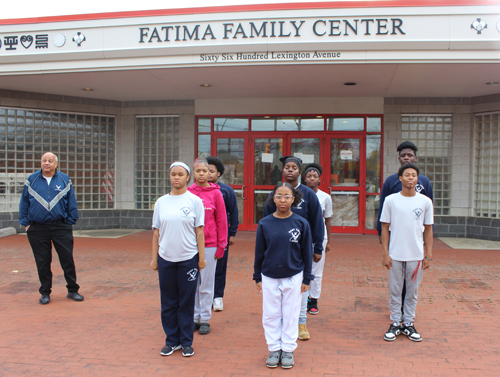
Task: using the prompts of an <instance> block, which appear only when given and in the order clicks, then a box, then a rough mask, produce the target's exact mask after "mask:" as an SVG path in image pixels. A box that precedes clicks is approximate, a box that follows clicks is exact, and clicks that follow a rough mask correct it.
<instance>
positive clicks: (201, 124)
mask: <svg viewBox="0 0 500 377" xmlns="http://www.w3.org/2000/svg"><path fill="white" fill-rule="evenodd" d="M211 121H212V120H211V119H210V118H198V132H210V131H211Z"/></svg>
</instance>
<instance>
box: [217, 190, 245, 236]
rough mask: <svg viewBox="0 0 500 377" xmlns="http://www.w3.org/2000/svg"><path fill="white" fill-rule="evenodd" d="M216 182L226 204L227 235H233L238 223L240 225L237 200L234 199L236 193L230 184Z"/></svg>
mask: <svg viewBox="0 0 500 377" xmlns="http://www.w3.org/2000/svg"><path fill="white" fill-rule="evenodd" d="M217 184H218V185H219V187H220V192H221V193H222V198H223V199H224V204H225V205H226V212H227V224H228V230H229V237H234V236H236V232H237V231H238V225H240V222H239V220H238V202H237V200H236V194H235V193H234V190H233V188H232V187H231V186H229V185H226V184H225V183H221V182H217ZM229 237H228V240H229Z"/></svg>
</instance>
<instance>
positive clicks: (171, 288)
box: [158, 254, 199, 347]
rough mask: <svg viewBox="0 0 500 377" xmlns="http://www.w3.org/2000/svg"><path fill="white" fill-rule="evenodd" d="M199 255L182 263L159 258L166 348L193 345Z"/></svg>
mask: <svg viewBox="0 0 500 377" xmlns="http://www.w3.org/2000/svg"><path fill="white" fill-rule="evenodd" d="M198 260H199V255H198V254H196V255H195V256H194V257H193V258H191V259H189V260H186V261H182V262H168V261H166V260H165V259H163V258H162V257H160V256H158V276H159V281H160V296H161V323H162V325H163V330H164V331H165V335H166V336H167V340H166V341H165V345H167V346H177V345H181V346H184V347H185V346H191V345H192V344H193V331H194V330H193V317H194V297H195V293H196V287H197V286H198V275H199V271H198Z"/></svg>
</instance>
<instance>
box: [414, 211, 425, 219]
mask: <svg viewBox="0 0 500 377" xmlns="http://www.w3.org/2000/svg"><path fill="white" fill-rule="evenodd" d="M413 213H414V214H415V220H420V217H421V216H422V213H424V211H423V210H421V209H420V208H415V209H414V210H413Z"/></svg>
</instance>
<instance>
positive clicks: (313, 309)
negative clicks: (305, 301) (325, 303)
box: [307, 298, 319, 314]
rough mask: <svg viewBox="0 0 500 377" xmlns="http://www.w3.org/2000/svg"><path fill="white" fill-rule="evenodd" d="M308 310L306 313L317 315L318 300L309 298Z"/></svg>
mask: <svg viewBox="0 0 500 377" xmlns="http://www.w3.org/2000/svg"><path fill="white" fill-rule="evenodd" d="M309 300H310V301H309V309H307V310H308V312H309V314H318V313H319V309H318V299H317V298H310V299H309Z"/></svg>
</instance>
